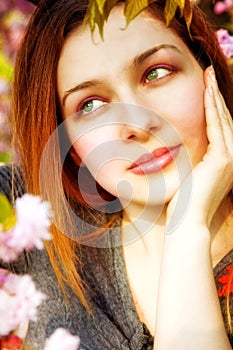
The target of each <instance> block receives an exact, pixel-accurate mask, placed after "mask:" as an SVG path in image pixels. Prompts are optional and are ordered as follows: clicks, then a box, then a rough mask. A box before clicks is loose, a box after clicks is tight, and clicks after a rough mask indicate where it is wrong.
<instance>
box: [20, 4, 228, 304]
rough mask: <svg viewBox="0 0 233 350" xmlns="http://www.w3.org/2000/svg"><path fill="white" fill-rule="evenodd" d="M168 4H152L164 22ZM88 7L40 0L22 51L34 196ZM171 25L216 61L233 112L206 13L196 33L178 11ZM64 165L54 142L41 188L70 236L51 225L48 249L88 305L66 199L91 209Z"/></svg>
mask: <svg viewBox="0 0 233 350" xmlns="http://www.w3.org/2000/svg"><path fill="white" fill-rule="evenodd" d="M164 3H165V1H156V2H155V3H153V4H152V5H150V7H149V9H148V11H149V12H150V13H151V14H152V15H153V16H155V17H156V18H158V19H160V20H163V9H164ZM87 5H88V1H86V0H69V1H67V0H57V1H54V0H47V1H43V0H41V1H40V5H39V7H38V8H37V9H36V10H35V12H34V14H33V15H32V17H31V20H30V23H29V24H28V27H27V31H26V33H25V37H24V40H23V43H22V45H21V48H20V50H19V53H18V57H17V60H16V66H15V83H14V137H15V140H16V147H17V148H18V149H19V152H20V156H21V163H22V167H23V171H24V176H25V181H26V186H27V191H28V192H30V193H33V194H40V193H41V186H40V178H39V173H40V163H41V157H42V154H43V152H44V149H45V146H46V143H47V141H48V140H49V139H50V137H51V135H52V133H53V132H54V131H55V130H56V129H57V127H58V125H59V124H60V123H61V121H62V117H61V111H60V108H59V103H58V98H57V89H56V84H57V82H56V77H57V65H58V60H59V55H60V52H61V49H62V46H63V43H64V41H65V39H66V37H67V35H68V34H69V33H70V32H71V31H73V30H74V29H76V28H77V26H79V25H81V23H82V21H83V18H84V16H85V13H86V9H87ZM170 27H171V28H172V29H173V30H174V31H175V32H177V34H178V35H179V36H180V37H181V38H182V39H183V40H184V42H185V43H186V44H187V46H188V47H189V49H190V50H191V52H192V53H193V55H194V56H195V57H196V59H197V61H198V62H199V64H200V65H201V66H202V67H203V69H204V68H206V67H207V66H209V65H210V64H213V66H214V68H215V71H216V76H217V79H218V83H219V87H220V90H221V92H222V94H223V96H224V98H225V100H226V104H227V106H228V108H229V110H230V112H231V113H232V114H233V98H232V81H231V76H230V73H229V69H228V67H227V63H226V60H225V58H224V56H223V54H222V52H221V49H220V48H219V46H218V43H217V40H216V37H215V34H214V31H213V30H212V28H210V26H209V25H208V24H207V22H206V21H205V19H204V17H203V15H202V13H201V11H200V10H199V9H198V8H197V7H194V9H193V20H192V24H191V27H190V33H191V36H190V34H189V32H188V30H187V28H186V24H185V22H184V20H183V18H180V14H179V13H177V15H176V17H175V18H174V20H173V21H172V23H171V25H170ZM61 163H62V162H61V155H60V149H59V146H58V145H57V144H54V145H53V149H52V152H50V153H49V156H48V158H47V159H46V160H45V166H46V172H47V173H46V175H47V178H46V181H47V186H46V189H43V191H42V192H43V195H44V196H45V197H46V198H48V200H49V201H50V202H51V205H52V208H53V211H54V212H56V213H57V214H58V217H59V218H60V219H59V220H60V221H61V226H62V227H63V228H64V229H63V232H64V233H65V234H63V233H62V232H61V231H60V230H59V228H57V227H56V225H52V229H51V230H52V234H53V240H52V241H51V242H49V243H47V245H46V248H47V251H48V254H49V256H50V259H51V263H52V265H53V268H54V270H55V273H56V275H57V278H58V281H59V284H60V285H61V287H62V288H63V291H65V285H66V284H67V285H68V286H70V287H71V288H72V290H73V291H74V292H75V293H76V295H77V296H78V298H79V299H80V300H81V302H82V303H83V304H84V306H86V307H88V305H87V302H86V297H85V287H84V284H83V281H82V280H81V278H80V275H79V273H78V269H77V267H78V266H79V264H80V261H79V258H78V254H77V249H78V248H79V249H81V246H80V245H79V244H78V243H77V242H76V241H75V240H73V239H71V238H69V236H70V234H68V232H66V230H68V227H69V228H70V227H71V226H70V222H69V214H70V213H69V211H68V210H67V199H69V198H73V199H75V201H76V202H77V203H78V204H79V206H80V208H85V210H82V212H85V211H86V210H89V209H90V208H89V206H88V205H87V204H86V203H85V201H84V199H83V196H82V195H81V193H80V191H79V188H78V186H77V174H76V172H75V171H74V170H75V169H76V170H77V171H78V170H79V169H78V167H77V166H76V165H75V163H74V161H73V159H72V157H71V156H70V154H68V155H67V157H66V159H65V162H64V167H63V173H62V174H63V183H62V182H61V179H60V168H61V166H62V164H61ZM74 173H75V176H74V175H73V174H74ZM85 181H86V182H87V184H88V183H89V181H93V179H91V175H90V174H89V173H88V172H87V174H86V177H85ZM88 187H89V186H87V189H88ZM86 195H87V196H89V198H90V201H91V202H92V203H93V206H98V205H99V204H101V203H99V199H100V198H104V199H105V200H107V201H108V200H111V199H112V196H111V195H109V194H108V193H107V192H106V191H104V190H103V189H102V188H100V187H99V194H98V195H95V194H92V193H89V194H88V191H87V193H86ZM70 220H72V219H70ZM84 220H85V218H84ZM106 226H107V224H106Z"/></svg>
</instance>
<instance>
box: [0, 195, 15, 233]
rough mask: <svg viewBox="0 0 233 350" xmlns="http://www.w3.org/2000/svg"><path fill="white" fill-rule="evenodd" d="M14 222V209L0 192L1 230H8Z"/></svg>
mask: <svg viewBox="0 0 233 350" xmlns="http://www.w3.org/2000/svg"><path fill="white" fill-rule="evenodd" d="M15 224H16V214H15V210H14V209H13V208H12V207H11V204H10V202H9V201H8V199H7V198H6V197H5V196H4V195H3V194H1V193H0V226H1V227H2V229H3V231H7V230H9V229H10V228H11V227H13V226H14V225H15Z"/></svg>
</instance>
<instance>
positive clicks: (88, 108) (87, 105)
mask: <svg viewBox="0 0 233 350" xmlns="http://www.w3.org/2000/svg"><path fill="white" fill-rule="evenodd" d="M105 103H106V102H103V101H101V100H97V99H93V100H89V101H86V102H84V104H83V106H82V108H81V111H82V112H83V114H88V113H91V112H94V111H95V110H96V109H98V108H99V107H101V106H103V105H104V104H105Z"/></svg>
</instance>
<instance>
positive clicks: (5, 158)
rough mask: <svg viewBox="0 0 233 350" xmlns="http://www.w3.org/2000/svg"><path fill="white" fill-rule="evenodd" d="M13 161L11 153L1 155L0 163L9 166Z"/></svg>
mask: <svg viewBox="0 0 233 350" xmlns="http://www.w3.org/2000/svg"><path fill="white" fill-rule="evenodd" d="M10 160H11V154H10V152H4V153H0V163H4V164H8V163H9V162H10Z"/></svg>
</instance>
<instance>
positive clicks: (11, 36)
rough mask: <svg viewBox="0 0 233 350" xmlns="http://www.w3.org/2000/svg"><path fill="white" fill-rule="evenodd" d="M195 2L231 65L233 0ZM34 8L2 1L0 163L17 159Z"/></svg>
mask: <svg viewBox="0 0 233 350" xmlns="http://www.w3.org/2000/svg"><path fill="white" fill-rule="evenodd" d="M57 1H59V0H57ZM67 1H69V0H67ZM193 1H195V2H196V3H197V4H198V6H199V7H200V8H201V9H202V10H203V11H204V12H205V13H206V15H207V17H208V18H209V20H210V21H211V23H212V24H213V26H214V28H215V31H216V35H217V36H218V39H219V43H220V45H221V47H222V49H223V50H224V52H225V55H226V56H227V58H228V60H229V65H231V66H232V67H233V0H221V1H214V0H193ZM34 8H35V7H34V5H32V4H31V3H30V2H28V1H27V0H0V164H4V163H10V162H12V161H14V162H17V161H18V157H17V154H16V152H13V148H12V146H11V142H12V140H11V127H10V120H11V116H12V107H11V106H12V100H11V98H12V96H11V87H12V80H13V71H14V61H15V56H16V53H17V49H18V47H19V45H20V41H21V39H22V37H23V34H24V30H25V27H26V25H27V23H28V20H29V18H30V15H31V13H32V12H33V10H34Z"/></svg>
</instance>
